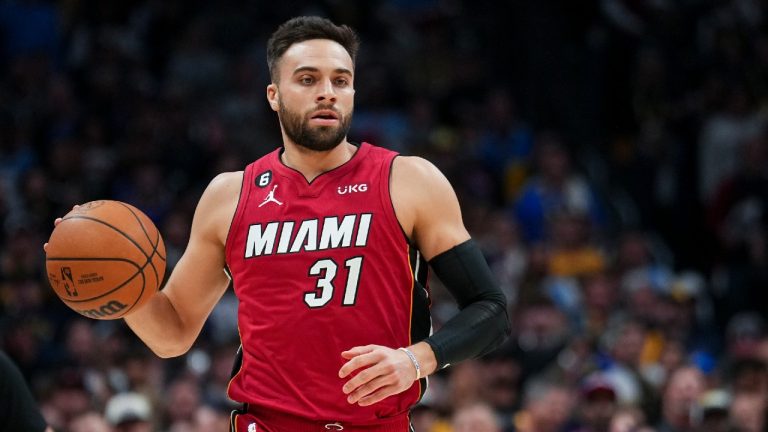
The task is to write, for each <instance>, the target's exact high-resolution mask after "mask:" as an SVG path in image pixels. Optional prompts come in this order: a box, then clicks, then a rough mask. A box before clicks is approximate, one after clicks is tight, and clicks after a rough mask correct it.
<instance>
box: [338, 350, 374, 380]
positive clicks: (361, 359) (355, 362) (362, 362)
mask: <svg viewBox="0 0 768 432" xmlns="http://www.w3.org/2000/svg"><path fill="white" fill-rule="evenodd" d="M381 358H382V355H381V354H380V353H377V352H375V351H372V352H369V353H366V354H360V355H358V356H356V357H354V358H353V359H352V360H350V361H348V362H346V363H344V365H343V366H342V367H341V369H339V378H345V377H346V376H348V375H349V374H351V373H352V372H354V371H356V370H358V369H360V368H363V367H366V366H370V365H373V364H376V363H378V362H379V360H381ZM358 375H359V374H358Z"/></svg>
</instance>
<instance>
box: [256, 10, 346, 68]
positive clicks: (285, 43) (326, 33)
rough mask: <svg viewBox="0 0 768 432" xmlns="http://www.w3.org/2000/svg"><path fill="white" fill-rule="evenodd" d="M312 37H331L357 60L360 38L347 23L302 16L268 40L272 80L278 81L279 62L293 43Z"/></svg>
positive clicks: (282, 25)
mask: <svg viewBox="0 0 768 432" xmlns="http://www.w3.org/2000/svg"><path fill="white" fill-rule="evenodd" d="M310 39H329V40H332V41H334V42H337V43H338V44H339V45H341V46H343V47H344V49H346V50H347V52H348V53H349V56H350V57H351V58H352V63H353V64H354V62H355V57H356V56H357V49H358V47H359V46H360V38H359V37H358V35H357V33H356V32H355V31H354V30H352V28H351V27H349V26H347V25H336V24H334V23H333V22H331V21H330V20H328V19H326V18H321V17H317V16H300V17H295V18H291V19H290V20H288V21H286V22H284V23H283V24H281V25H280V27H278V28H277V30H275V32H274V33H272V36H270V38H269V41H267V66H269V75H270V78H271V79H272V82H277V78H278V73H277V63H278V61H279V60H280V57H282V56H283V54H285V52H286V51H287V50H288V48H290V47H291V45H293V44H295V43H299V42H304V41H306V40H310Z"/></svg>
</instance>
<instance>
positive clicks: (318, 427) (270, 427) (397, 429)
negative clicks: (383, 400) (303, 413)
mask: <svg viewBox="0 0 768 432" xmlns="http://www.w3.org/2000/svg"><path fill="white" fill-rule="evenodd" d="M230 427H231V432H338V431H344V432H350V431H351V432H412V431H413V429H412V428H411V422H410V419H409V418H408V414H403V415H401V416H398V417H391V418H387V419H381V420H380V421H378V422H377V423H375V424H348V423H344V422H338V421H314V420H308V419H304V418H301V417H296V416H293V415H289V414H283V413H276V412H264V411H259V412H258V414H257V413H254V412H253V411H251V410H249V411H233V412H232V418H231V421H230Z"/></svg>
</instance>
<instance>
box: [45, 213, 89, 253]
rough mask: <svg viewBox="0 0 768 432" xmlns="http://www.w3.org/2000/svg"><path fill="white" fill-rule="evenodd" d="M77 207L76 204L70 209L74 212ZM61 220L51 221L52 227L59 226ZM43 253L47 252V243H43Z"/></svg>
mask: <svg viewBox="0 0 768 432" xmlns="http://www.w3.org/2000/svg"><path fill="white" fill-rule="evenodd" d="M78 207H80V206H79V205H77V204H75V205H74V206H73V207H72V210H74V209H76V208H78ZM63 220H64V218H56V219H54V220H53V227H54V228H56V226H57V225H58V224H60V223H61V221H63ZM43 252H48V242H45V243H43Z"/></svg>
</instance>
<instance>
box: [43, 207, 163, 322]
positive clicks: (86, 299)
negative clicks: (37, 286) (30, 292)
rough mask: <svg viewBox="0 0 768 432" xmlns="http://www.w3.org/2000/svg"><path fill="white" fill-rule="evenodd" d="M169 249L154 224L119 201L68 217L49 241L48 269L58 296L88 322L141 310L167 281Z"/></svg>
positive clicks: (49, 279) (47, 250)
mask: <svg viewBox="0 0 768 432" xmlns="http://www.w3.org/2000/svg"><path fill="white" fill-rule="evenodd" d="M165 257H166V256H165V244H164V243H163V239H162V237H161V236H160V232H159V231H158V230H157V228H156V227H155V225H154V224H153V223H152V221H151V220H150V219H149V218H148V217H147V215H145V214H144V213H142V212H141V211H140V210H139V209H137V208H136V207H134V206H132V205H130V204H126V203H124V202H120V201H108V200H103V201H91V202H89V203H85V204H83V205H81V206H79V207H77V208H76V209H74V210H72V211H71V212H69V213H67V214H66V215H65V216H64V218H63V220H62V221H61V222H60V223H59V224H58V225H56V227H55V228H54V229H53V233H52V234H51V238H50V240H48V247H47V249H46V258H45V267H46V270H47V272H48V281H49V282H50V283H51V287H53V290H54V291H55V292H56V295H58V296H59V298H60V299H61V300H62V301H63V302H64V303H65V304H66V305H67V306H69V307H70V308H72V309H73V310H74V311H76V312H78V313H79V314H81V315H84V316H86V317H88V318H95V319H116V318H121V317H123V316H125V315H127V314H129V313H131V311H134V310H136V309H138V308H140V307H141V306H142V305H143V304H144V303H146V301H147V300H148V299H149V298H150V297H151V296H152V294H154V293H155V292H157V290H158V289H159V288H160V285H161V284H162V282H163V278H164V276H165Z"/></svg>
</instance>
